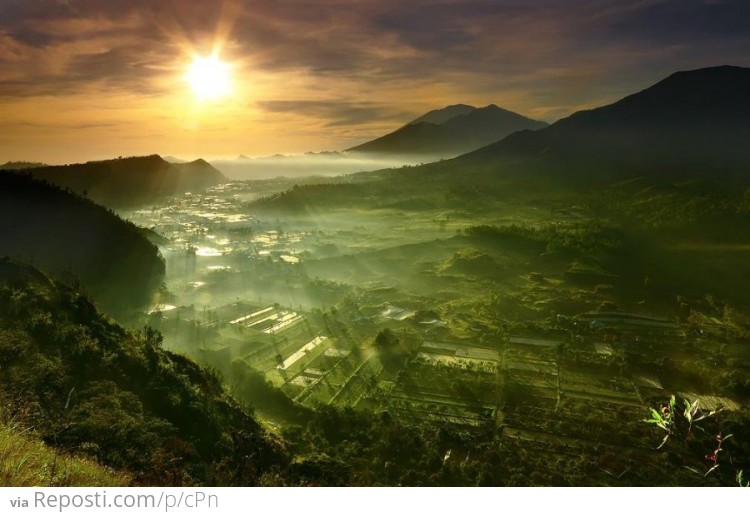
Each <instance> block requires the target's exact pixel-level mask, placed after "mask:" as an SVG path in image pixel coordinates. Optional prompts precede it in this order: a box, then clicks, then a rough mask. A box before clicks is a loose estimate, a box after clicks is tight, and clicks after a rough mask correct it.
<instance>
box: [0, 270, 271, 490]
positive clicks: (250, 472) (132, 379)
mask: <svg viewBox="0 0 750 513" xmlns="http://www.w3.org/2000/svg"><path fill="white" fill-rule="evenodd" d="M0 362H1V363H2V364H1V365H0V400H1V401H2V404H3V413H4V414H5V415H6V416H9V417H12V418H15V419H16V421H17V422H19V423H21V424H22V425H23V426H25V427H27V428H29V429H31V430H32V431H33V432H35V433H37V434H38V435H39V437H40V438H41V439H42V440H43V441H44V442H45V443H46V444H48V445H51V446H55V447H57V449H59V450H64V451H71V452H73V453H76V454H78V455H85V456H88V457H89V458H93V459H95V460H96V461H98V462H100V463H102V464H105V465H107V466H109V467H111V468H114V469H119V470H126V471H128V472H129V473H130V474H132V475H133V476H134V478H135V480H136V482H139V483H145V484H150V485H156V484H161V485H194V484H205V485H211V484H224V485H230V484H234V485H245V486H247V485H254V484H257V483H258V481H259V479H260V476H261V474H262V473H263V472H264V471H265V470H266V469H268V468H269V467H270V466H271V465H274V464H277V463H282V462H283V460H282V459H281V457H280V454H282V453H281V451H280V450H279V449H278V447H277V446H276V445H275V443H274V442H272V441H271V440H270V439H268V438H267V437H266V435H265V434H264V432H263V430H262V428H261V427H260V425H259V424H258V423H257V422H256V421H255V419H254V418H253V417H252V416H250V415H249V414H248V413H246V412H245V411H244V410H243V409H242V408H240V407H239V405H238V404H237V403H236V402H234V401H233V400H232V399H231V398H230V397H229V396H227V395H226V394H225V392H224V389H223V387H222V385H221V383H220V381H219V379H218V378H217V377H216V376H215V375H214V374H211V373H209V372H207V371H206V370H204V369H203V368H201V367H199V366H198V365H197V364H196V363H194V362H192V361H191V360H189V359H187V358H185V357H183V356H179V355H176V354H173V353H170V352H168V351H165V350H163V349H162V348H161V335H160V334H159V333H158V332H155V331H153V330H150V329H146V330H144V331H143V332H134V331H129V330H126V329H124V328H122V327H121V326H119V325H118V324H116V323H114V322H112V321H110V320H108V319H107V318H105V317H103V316H102V315H100V314H99V313H98V312H97V311H96V309H95V307H94V306H93V305H92V304H91V303H90V302H89V301H88V300H87V299H86V298H85V297H84V296H82V295H80V294H79V293H77V292H76V291H75V290H73V289H71V288H69V287H67V286H65V285H61V284H59V283H57V282H54V281H52V280H50V279H48V278H46V277H45V276H44V275H43V274H42V273H40V272H39V271H37V270H35V269H33V268H32V267H30V266H28V265H25V264H18V263H14V262H11V261H7V260H6V261H0Z"/></svg>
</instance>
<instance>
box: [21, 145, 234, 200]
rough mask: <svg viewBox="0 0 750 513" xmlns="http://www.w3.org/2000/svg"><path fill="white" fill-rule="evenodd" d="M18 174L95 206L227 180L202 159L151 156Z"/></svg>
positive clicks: (152, 196) (190, 188) (146, 198)
mask: <svg viewBox="0 0 750 513" xmlns="http://www.w3.org/2000/svg"><path fill="white" fill-rule="evenodd" d="M22 171H23V172H24V173H28V174H30V175H31V176H33V177H34V178H36V179H38V180H43V181H47V182H50V183H53V184H55V185H58V186H60V187H63V188H68V189H71V190H73V191H75V192H77V193H79V194H83V195H85V196H88V197H90V198H92V199H93V200H94V201H96V202H98V203H103V204H106V205H108V206H117V207H121V206H133V205H139V204H143V203H147V202H151V201H154V200H155V199H157V198H160V197H165V196H170V195H173V194H178V193H182V192H189V191H197V190H202V189H205V188H206V187H210V186H212V185H217V184H219V183H223V182H226V181H227V179H226V177H224V175H222V174H221V172H220V171H218V170H217V169H216V168H214V167H213V166H211V165H210V164H209V163H208V162H206V161H205V160H203V159H197V160H194V161H192V162H184V163H170V162H167V161H166V160H164V159H163V158H161V157H160V156H159V155H155V154H154V155H147V156H135V157H124V158H123V157H121V158H117V159H108V160H98V161H89V162H85V163H81V164H68V165H63V166H45V167H38V168H27V169H23V170H22Z"/></svg>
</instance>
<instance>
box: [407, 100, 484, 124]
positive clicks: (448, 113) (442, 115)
mask: <svg viewBox="0 0 750 513" xmlns="http://www.w3.org/2000/svg"><path fill="white" fill-rule="evenodd" d="M476 109H477V108H476V107H474V106H472V105H466V104H463V103H458V104H456V105H448V106H447V107H443V108H442V109H435V110H431V111H430V112H428V113H427V114H424V115H422V116H419V117H418V118H417V119H414V120H412V121H409V123H407V125H416V124H417V123H432V124H433V125H439V124H441V123H445V122H446V121H448V120H450V119H453V118H455V117H457V116H463V115H465V114H468V113H470V112H471V111H474V110H476Z"/></svg>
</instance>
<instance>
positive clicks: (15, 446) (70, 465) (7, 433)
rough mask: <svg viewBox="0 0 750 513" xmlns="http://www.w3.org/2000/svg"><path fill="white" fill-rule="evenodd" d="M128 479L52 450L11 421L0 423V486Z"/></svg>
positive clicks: (124, 483)
mask: <svg viewBox="0 0 750 513" xmlns="http://www.w3.org/2000/svg"><path fill="white" fill-rule="evenodd" d="M130 482H131V478H130V476H129V475H128V474H126V473H123V472H115V471H113V470H111V469H109V468H106V467H103V466H102V465H99V464H97V463H95V462H94V461H92V460H90V459H84V458H81V457H78V456H71V455H68V454H65V453H62V452H60V451H59V450H55V449H52V448H50V447H49V446H47V445H45V444H44V443H43V442H41V441H39V440H36V439H34V438H33V436H32V435H30V434H29V433H28V432H24V430H23V429H21V428H20V427H19V426H17V425H14V424H13V423H12V422H11V423H7V422H2V423H0V486H128V485H129V484H130Z"/></svg>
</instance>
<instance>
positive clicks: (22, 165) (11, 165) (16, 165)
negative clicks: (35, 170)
mask: <svg viewBox="0 0 750 513" xmlns="http://www.w3.org/2000/svg"><path fill="white" fill-rule="evenodd" d="M46 165H47V164H44V163H43V162H25V161H22V160H19V161H16V162H12V161H10V160H9V161H8V162H6V163H5V164H0V170H10V169H29V168H31V167H45V166H46Z"/></svg>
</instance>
